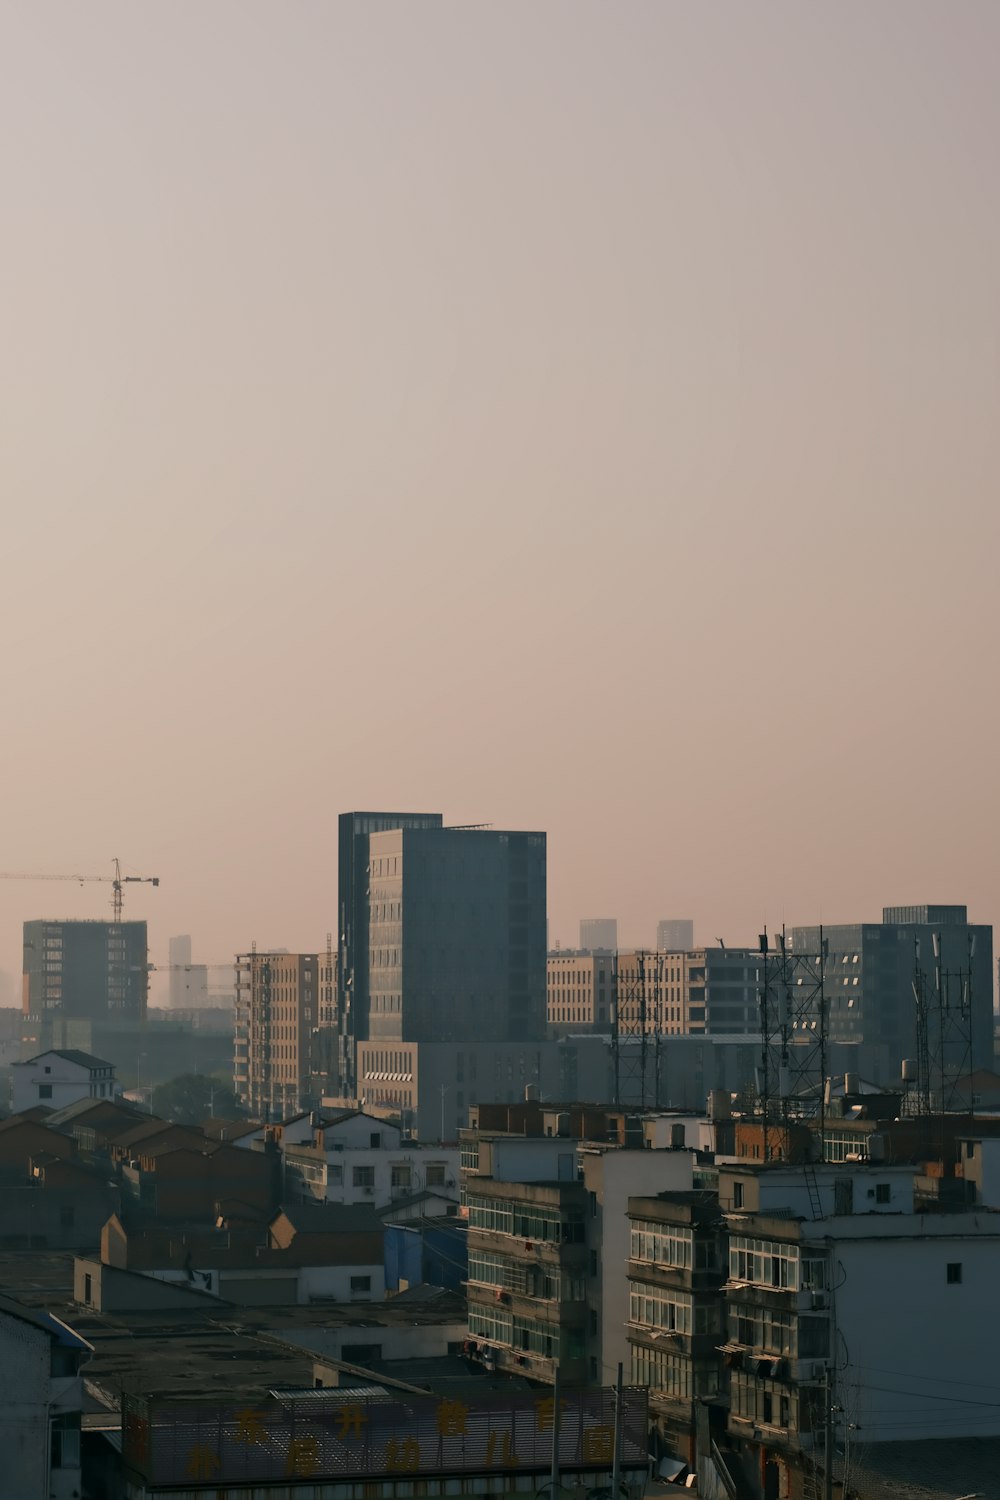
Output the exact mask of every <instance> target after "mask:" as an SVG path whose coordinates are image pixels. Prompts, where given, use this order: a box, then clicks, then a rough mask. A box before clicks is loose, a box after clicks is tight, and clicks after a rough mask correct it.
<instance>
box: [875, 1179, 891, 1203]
mask: <svg viewBox="0 0 1000 1500" xmlns="http://www.w3.org/2000/svg"><path fill="white" fill-rule="evenodd" d="M890 1196H891V1194H890V1188H889V1183H887V1182H876V1184H875V1202H876V1203H888V1202H889V1199H890Z"/></svg>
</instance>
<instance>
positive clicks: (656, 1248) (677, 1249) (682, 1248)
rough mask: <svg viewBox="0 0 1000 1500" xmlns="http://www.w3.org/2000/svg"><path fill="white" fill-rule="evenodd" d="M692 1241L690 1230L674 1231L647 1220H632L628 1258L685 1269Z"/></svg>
mask: <svg viewBox="0 0 1000 1500" xmlns="http://www.w3.org/2000/svg"><path fill="white" fill-rule="evenodd" d="M692 1241H693V1235H692V1232H691V1230H690V1229H681V1228H676V1229H675V1228H673V1227H672V1226H671V1225H667V1224H657V1223H654V1222H653V1221H651V1220H647V1219H634V1220H633V1221H632V1229H631V1234H630V1245H629V1252H630V1258H631V1259H632V1260H640V1261H646V1262H650V1263H652V1264H653V1265H661V1266H679V1267H681V1268H683V1269H687V1268H688V1267H689V1266H690V1265H691V1247H692Z"/></svg>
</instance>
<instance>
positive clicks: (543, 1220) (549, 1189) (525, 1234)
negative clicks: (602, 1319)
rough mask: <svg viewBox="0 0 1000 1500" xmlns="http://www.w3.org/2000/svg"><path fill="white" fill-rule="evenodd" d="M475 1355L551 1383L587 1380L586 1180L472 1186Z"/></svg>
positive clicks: (472, 1331) (471, 1327) (488, 1363)
mask: <svg viewBox="0 0 1000 1500" xmlns="http://www.w3.org/2000/svg"><path fill="white" fill-rule="evenodd" d="M466 1207H467V1211H468V1217H469V1282H468V1297H469V1339H470V1352H472V1353H474V1354H475V1355H476V1357H477V1358H478V1359H480V1360H481V1361H482V1363H484V1364H485V1365H486V1366H487V1367H488V1368H490V1367H497V1368H501V1369H504V1370H507V1371H508V1372H510V1373H520V1374H524V1375H529V1376H530V1377H531V1378H532V1379H534V1380H540V1381H545V1382H546V1383H548V1384H551V1383H552V1382H553V1380H554V1378H555V1366H556V1364H557V1363H558V1366H559V1369H560V1372H561V1374H562V1376H563V1378H564V1379H565V1380H566V1381H567V1383H569V1384H581V1383H583V1382H584V1381H586V1379H587V1353H586V1329H587V1318H588V1300H587V1299H588V1285H587V1245H586V1211H587V1193H586V1189H585V1188H584V1187H583V1185H582V1183H578V1182H576V1181H575V1180H574V1181H568V1182H537V1181H534V1182H509V1181H508V1182H504V1181H499V1182H498V1181H495V1180H494V1179H492V1178H488V1177H479V1178H477V1179H476V1180H475V1181H474V1182H470V1183H469V1184H468V1186H467V1188H466Z"/></svg>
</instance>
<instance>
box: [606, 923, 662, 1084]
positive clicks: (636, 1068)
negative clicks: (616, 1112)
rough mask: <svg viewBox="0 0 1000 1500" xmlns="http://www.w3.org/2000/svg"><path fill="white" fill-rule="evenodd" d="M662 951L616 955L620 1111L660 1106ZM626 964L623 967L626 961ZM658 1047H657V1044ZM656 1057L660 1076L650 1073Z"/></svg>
mask: <svg viewBox="0 0 1000 1500" xmlns="http://www.w3.org/2000/svg"><path fill="white" fill-rule="evenodd" d="M660 957H661V955H660V954H658V953H649V952H647V951H646V950H645V949H644V948H639V949H636V951H635V952H634V953H628V954H622V953H620V952H616V953H615V955H614V957H613V958H612V960H611V1056H612V1063H613V1065H614V1087H615V1108H616V1109H624V1108H626V1107H629V1108H630V1107H633V1106H638V1108H640V1109H645V1108H646V1105H647V1104H648V1103H657V1104H658V1103H659V1082H660V1077H659V1075H660V1036H661V1033H662V1031H663V1006H662V995H663V987H662V984H661V983H660V982H659V978H660V974H661V966H660V965H659V964H658V960H659V958H660ZM623 959H624V960H625V963H624V965H623V963H622V960H623ZM651 1044H652V1045H651ZM650 1053H652V1056H653V1064H654V1068H655V1078H654V1079H653V1080H652V1087H650V1082H651V1080H650V1079H649V1077H648V1074H649V1062H650Z"/></svg>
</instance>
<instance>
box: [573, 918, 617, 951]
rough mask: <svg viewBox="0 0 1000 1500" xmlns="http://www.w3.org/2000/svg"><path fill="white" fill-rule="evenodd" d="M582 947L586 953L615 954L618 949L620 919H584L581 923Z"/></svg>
mask: <svg viewBox="0 0 1000 1500" xmlns="http://www.w3.org/2000/svg"><path fill="white" fill-rule="evenodd" d="M580 947H581V949H582V950H583V952H584V953H602V952H609V953H610V952H614V950H615V949H616V948H617V947H618V918H617V917H586V918H584V920H583V921H582V922H581V923H580Z"/></svg>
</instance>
